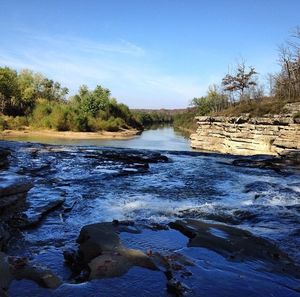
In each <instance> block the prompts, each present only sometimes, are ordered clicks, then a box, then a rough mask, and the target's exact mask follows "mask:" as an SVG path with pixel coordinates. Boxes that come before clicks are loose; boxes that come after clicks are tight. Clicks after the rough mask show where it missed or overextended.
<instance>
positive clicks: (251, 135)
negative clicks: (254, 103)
mask: <svg viewBox="0 0 300 297" xmlns="http://www.w3.org/2000/svg"><path fill="white" fill-rule="evenodd" d="M196 120H197V123H198V129H197V131H196V133H194V134H192V135H191V146H192V147H193V148H195V149H200V150H209V151H216V152H221V153H229V154H237V155H256V154H268V155H278V154H281V153H282V152H284V151H290V150H299V149H300V124H299V123H298V119H295V118H294V117H293V116H292V115H284V116H282V115H278V116H265V117H255V118H251V117H249V116H248V115H244V116H240V117H223V116H219V117H208V116H202V117H196Z"/></svg>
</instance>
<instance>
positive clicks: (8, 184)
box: [0, 173, 33, 199]
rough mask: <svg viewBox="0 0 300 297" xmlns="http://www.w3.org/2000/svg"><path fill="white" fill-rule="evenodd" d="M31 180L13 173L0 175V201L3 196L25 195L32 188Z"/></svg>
mask: <svg viewBox="0 0 300 297" xmlns="http://www.w3.org/2000/svg"><path fill="white" fill-rule="evenodd" d="M32 186H33V184H32V180H31V179H29V178H27V177H23V176H20V175H17V174H14V173H1V174H0V199H1V198H3V197H5V196H10V195H16V194H26V193H27V192H28V191H29V190H30V189H31V188H32Z"/></svg>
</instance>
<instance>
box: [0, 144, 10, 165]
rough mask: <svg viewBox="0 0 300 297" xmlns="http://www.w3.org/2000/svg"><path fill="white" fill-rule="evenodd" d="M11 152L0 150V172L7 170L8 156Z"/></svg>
mask: <svg viewBox="0 0 300 297" xmlns="http://www.w3.org/2000/svg"><path fill="white" fill-rule="evenodd" d="M10 154H11V152H10V150H8V149H4V148H0V170H1V169H4V168H7V166H8V164H9V160H8V157H9V156H10Z"/></svg>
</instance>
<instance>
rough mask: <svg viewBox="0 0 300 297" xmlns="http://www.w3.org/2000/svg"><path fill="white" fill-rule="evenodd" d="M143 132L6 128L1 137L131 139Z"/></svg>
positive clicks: (0, 133)
mask: <svg viewBox="0 0 300 297" xmlns="http://www.w3.org/2000/svg"><path fill="white" fill-rule="evenodd" d="M139 134H141V131H139V130H134V129H132V130H125V129H124V130H121V131H117V132H109V131H101V132H73V131H54V130H31V129H26V130H4V131H1V132H0V138H1V139H3V140H4V139H8V140H9V139H11V138H17V137H20V138H24V137H47V138H48V137H49V138H60V139H78V140H84V139H106V140H110V139H131V138H134V137H136V136H137V135H139Z"/></svg>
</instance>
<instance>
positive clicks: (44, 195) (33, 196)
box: [10, 188, 65, 229]
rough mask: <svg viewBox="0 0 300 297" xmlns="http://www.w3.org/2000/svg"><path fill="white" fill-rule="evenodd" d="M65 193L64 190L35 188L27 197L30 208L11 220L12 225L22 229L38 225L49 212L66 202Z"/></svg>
mask: <svg viewBox="0 0 300 297" xmlns="http://www.w3.org/2000/svg"><path fill="white" fill-rule="evenodd" d="M64 194H65V193H64V192H63V191H60V190H55V189H47V188H37V189H34V191H33V192H31V193H30V195H29V196H28V198H27V200H28V202H29V206H28V209H27V210H26V211H24V212H23V213H22V214H21V215H17V216H14V217H13V218H12V219H11V220H10V226H12V227H15V228H20V229H25V228H32V227H34V226H36V225H37V224H39V222H40V221H41V220H42V219H43V218H44V217H45V216H46V215H47V214H49V213H50V212H52V211H54V210H56V209H58V208H59V207H61V206H62V205H63V204H64V202H65V198H64V197H62V196H64Z"/></svg>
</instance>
